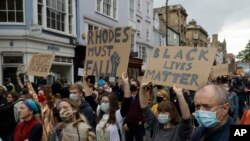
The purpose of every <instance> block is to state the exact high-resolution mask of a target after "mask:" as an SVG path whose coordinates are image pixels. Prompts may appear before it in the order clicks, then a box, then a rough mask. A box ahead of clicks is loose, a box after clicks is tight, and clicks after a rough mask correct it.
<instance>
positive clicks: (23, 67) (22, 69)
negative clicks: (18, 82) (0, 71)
mask: <svg viewBox="0 0 250 141" xmlns="http://www.w3.org/2000/svg"><path fill="white" fill-rule="evenodd" d="M21 73H25V66H24V65H23V64H21V65H19V66H18V68H17V71H16V74H17V75H19V74H21Z"/></svg>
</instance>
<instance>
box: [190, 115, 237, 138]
mask: <svg viewBox="0 0 250 141" xmlns="http://www.w3.org/2000/svg"><path fill="white" fill-rule="evenodd" d="M231 124H233V120H232V119H231V118H230V117H229V118H228V119H227V122H226V123H225V124H224V125H222V126H221V127H219V128H218V129H216V130H213V131H209V130H208V129H207V128H204V127H202V126H199V127H198V128H197V129H196V131H195V132H194V133H193V135H192V139H191V141H201V140H202V139H203V138H204V139H203V140H202V141H229V137H230V125H231Z"/></svg>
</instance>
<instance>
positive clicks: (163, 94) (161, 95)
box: [151, 89, 170, 115]
mask: <svg viewBox="0 0 250 141" xmlns="http://www.w3.org/2000/svg"><path fill="white" fill-rule="evenodd" d="M169 100H170V94H169V90H168V89H160V90H158V92H157V97H156V101H157V103H156V104H154V105H153V106H152V108H151V110H152V112H153V113H154V114H156V115H157V108H158V104H159V103H160V102H162V101H169Z"/></svg>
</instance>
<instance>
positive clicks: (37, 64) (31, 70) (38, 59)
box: [27, 54, 55, 77]
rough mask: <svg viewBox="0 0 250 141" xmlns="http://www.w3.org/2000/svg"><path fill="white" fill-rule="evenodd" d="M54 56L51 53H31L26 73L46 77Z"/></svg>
mask: <svg viewBox="0 0 250 141" xmlns="http://www.w3.org/2000/svg"><path fill="white" fill-rule="evenodd" d="M54 57H55V55H53V54H34V55H32V58H31V60H30V63H29V67H28V69H27V73H28V74H29V75H33V76H41V77H46V76H47V75H48V74H49V71H50V68H51V65H52V63H53V60H54Z"/></svg>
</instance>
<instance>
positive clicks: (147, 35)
mask: <svg viewBox="0 0 250 141" xmlns="http://www.w3.org/2000/svg"><path fill="white" fill-rule="evenodd" d="M146 39H147V40H150V28H149V26H147V29H146Z"/></svg>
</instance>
